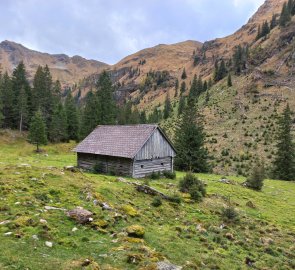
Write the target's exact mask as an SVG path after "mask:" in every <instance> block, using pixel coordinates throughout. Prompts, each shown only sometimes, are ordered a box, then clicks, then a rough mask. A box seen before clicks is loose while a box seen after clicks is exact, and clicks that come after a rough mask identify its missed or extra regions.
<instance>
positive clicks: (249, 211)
mask: <svg viewBox="0 0 295 270" xmlns="http://www.w3.org/2000/svg"><path fill="white" fill-rule="evenodd" d="M24 139H25V138H23V137H19V135H18V134H17V133H14V132H10V131H1V135H0V172H1V173H0V224H1V225H0V241H1V249H2V251H1V253H0V268H3V269H25V268H29V269H40V267H42V269H157V268H156V265H155V264H156V263H157V262H158V261H163V260H165V259H168V260H169V261H170V262H171V263H174V264H176V265H180V266H183V269H229V268H230V269H248V266H247V264H246V263H250V262H252V263H253V264H254V267H255V268H257V269H293V268H294V266H295V257H294V249H295V246H294V236H295V220H294V216H293V215H291V213H293V212H294V211H295V201H294V196H293V194H294V192H295V186H294V183H290V182H282V181H273V180H267V181H266V182H265V187H264V188H263V191H262V192H254V191H252V190H249V189H246V188H244V187H243V186H241V185H240V184H241V183H242V182H243V181H244V179H243V178H237V177H232V178H231V184H225V183H222V182H220V181H219V179H220V176H218V175H203V174H202V175H199V177H200V178H201V179H202V180H204V181H205V182H206V184H207V193H208V195H207V196H206V198H205V200H204V201H203V202H202V203H199V204H196V203H191V202H189V198H188V197H187V196H185V195H184V194H181V196H184V197H183V199H184V201H183V202H182V203H181V204H180V205H177V204H174V203H169V202H167V201H163V205H162V206H160V207H158V208H155V207H153V206H151V202H152V200H153V197H151V196H150V195H146V194H143V193H138V192H137V191H136V190H135V189H134V187H133V186H132V185H128V184H126V183H122V182H118V181H117V180H116V177H112V176H105V175H94V174H82V173H80V172H70V171H66V170H64V169H63V167H64V166H66V165H74V164H75V162H76V158H75V154H73V153H72V152H70V150H71V149H72V148H73V146H74V145H73V144H59V145H49V146H46V147H44V149H45V151H46V152H43V153H41V154H35V153H34V152H33V149H34V148H33V146H31V145H29V144H27V143H26V142H25V140H24ZM177 176H178V178H177V180H165V179H161V180H154V181H151V182H150V185H151V186H152V187H154V188H156V189H158V190H160V191H162V192H164V193H166V194H171V195H173V194H175V193H178V191H177V182H178V180H179V178H180V177H181V176H182V174H180V173H178V175H177ZM133 181H134V180H133ZM229 198H230V201H231V204H232V205H233V206H234V207H235V208H236V210H237V211H238V212H239V217H240V220H239V221H238V222H236V223H231V222H225V221H224V220H223V219H222V217H221V211H222V208H223V207H224V206H226V205H227V204H228V199H229ZM94 199H96V200H97V201H100V202H106V203H108V204H109V205H110V206H111V207H112V208H113V209H114V211H103V210H102V209H101V207H100V206H95V205H94V204H93V200H94ZM250 201H251V202H252V205H253V204H254V206H255V208H250V207H249V206H247V205H250V206H251V204H250V203H249V202H250ZM45 206H55V207H58V208H66V209H73V208H74V207H76V206H82V207H84V208H85V209H88V210H90V211H92V212H93V213H94V214H95V215H94V223H96V226H91V225H78V224H76V223H75V221H73V220H71V219H69V218H68V217H67V216H66V214H65V213H64V211H61V210H45ZM270 206H271V207H270ZM134 210H135V211H134ZM42 219H43V220H46V222H44V221H42ZM40 220H41V222H40ZM3 221H8V223H6V224H5V223H3ZM134 224H138V225H141V226H143V227H144V229H145V235H144V238H143V239H140V238H132V237H128V236H127V235H126V233H125V231H126V228H127V227H128V226H130V225H134ZM75 227H76V228H77V230H76V231H73V228H75ZM9 232H11V234H8V235H5V234H6V233H9ZM34 235H35V236H34ZM45 241H50V242H52V243H53V247H52V248H50V247H47V246H45ZM86 259H89V260H90V262H87V261H86ZM83 265H84V267H83ZM98 265H99V267H100V268H98Z"/></svg>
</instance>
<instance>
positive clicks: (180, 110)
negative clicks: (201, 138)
mask: <svg viewBox="0 0 295 270" xmlns="http://www.w3.org/2000/svg"><path fill="white" fill-rule="evenodd" d="M185 106H186V105H185V97H184V96H180V99H179V104H178V115H181V114H182V113H183V111H184V108H185Z"/></svg>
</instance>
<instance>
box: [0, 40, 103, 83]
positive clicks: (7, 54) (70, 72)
mask: <svg viewBox="0 0 295 270" xmlns="http://www.w3.org/2000/svg"><path fill="white" fill-rule="evenodd" d="M20 61H23V62H24V64H25V66H26V69H27V72H28V76H29V78H30V79H33V76H34V74H35V72H36V70H37V67H38V66H39V65H41V66H45V65H48V66H49V68H50V71H51V74H52V75H53V78H54V79H58V80H60V82H61V83H62V85H64V86H72V85H73V84H74V83H78V82H79V81H80V80H82V79H84V78H85V77H88V76H89V75H90V74H92V73H99V72H100V71H101V70H102V69H104V68H106V67H108V65H107V64H105V63H102V62H99V61H95V60H87V59H84V58H82V57H80V56H73V57H69V56H67V55H65V54H48V53H41V52H37V51H33V50H30V49H28V48H26V47H24V46H22V45H21V44H17V43H15V42H11V41H7V40H6V41H3V42H1V43H0V63H1V68H2V71H8V72H9V73H12V71H13V69H14V68H15V67H16V66H17V65H18V63H19V62H20Z"/></svg>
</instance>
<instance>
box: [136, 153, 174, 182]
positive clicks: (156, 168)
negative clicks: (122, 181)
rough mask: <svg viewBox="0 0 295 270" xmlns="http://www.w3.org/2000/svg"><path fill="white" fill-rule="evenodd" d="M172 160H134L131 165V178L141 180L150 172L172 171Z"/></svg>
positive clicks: (170, 158) (168, 158)
mask: <svg viewBox="0 0 295 270" xmlns="http://www.w3.org/2000/svg"><path fill="white" fill-rule="evenodd" d="M172 170H173V158H172V157H165V158H158V159H150V160H135V161H134V164H133V177H134V178H141V177H145V176H148V175H150V174H151V173H152V172H162V171H172Z"/></svg>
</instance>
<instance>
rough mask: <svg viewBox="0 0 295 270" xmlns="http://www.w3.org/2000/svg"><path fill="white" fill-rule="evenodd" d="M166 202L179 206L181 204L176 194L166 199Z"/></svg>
mask: <svg viewBox="0 0 295 270" xmlns="http://www.w3.org/2000/svg"><path fill="white" fill-rule="evenodd" d="M167 200H168V201H170V202H173V203H177V204H180V203H181V197H180V196H179V195H177V194H175V195H173V196H170V197H168V198H167Z"/></svg>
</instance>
